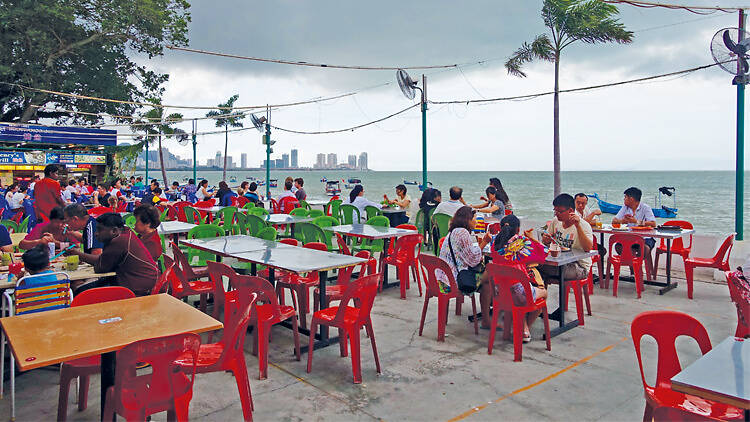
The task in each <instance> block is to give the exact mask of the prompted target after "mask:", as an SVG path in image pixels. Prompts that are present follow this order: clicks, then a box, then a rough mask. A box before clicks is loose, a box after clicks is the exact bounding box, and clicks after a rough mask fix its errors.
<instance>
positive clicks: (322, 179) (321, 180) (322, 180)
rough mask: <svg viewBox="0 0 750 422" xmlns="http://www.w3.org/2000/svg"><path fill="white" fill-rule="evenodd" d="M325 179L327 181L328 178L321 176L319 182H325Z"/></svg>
mask: <svg viewBox="0 0 750 422" xmlns="http://www.w3.org/2000/svg"><path fill="white" fill-rule="evenodd" d="M327 181H328V178H325V177H323V178H321V179H320V182H321V183H325V182H327Z"/></svg>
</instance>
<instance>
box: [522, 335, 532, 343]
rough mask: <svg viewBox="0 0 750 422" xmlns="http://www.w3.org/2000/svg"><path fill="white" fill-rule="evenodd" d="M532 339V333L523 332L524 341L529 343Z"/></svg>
mask: <svg viewBox="0 0 750 422" xmlns="http://www.w3.org/2000/svg"><path fill="white" fill-rule="evenodd" d="M530 341H531V333H523V342H524V343H528V342H530Z"/></svg>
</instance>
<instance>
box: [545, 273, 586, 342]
mask: <svg viewBox="0 0 750 422" xmlns="http://www.w3.org/2000/svg"><path fill="white" fill-rule="evenodd" d="M564 270H565V266H564V265H560V266H558V271H559V276H560V284H559V287H560V289H559V302H560V303H559V306H558V308H557V311H555V312H553V314H557V317H556V318H555V317H553V316H552V315H550V319H557V320H558V321H559V322H560V325H559V326H558V327H557V328H554V329H552V330H550V336H551V337H555V336H558V335H560V334H562V333H564V332H566V331H568V330H570V329H571V328H575V327H577V326H578V324H579V321H578V319H577V318H576V319H575V320H573V321H570V322H568V323H566V322H565V311H564V310H563V309H564V306H563V305H564V302H563V299H564V298H565V291H566V286H565V277H564V273H565V271H564Z"/></svg>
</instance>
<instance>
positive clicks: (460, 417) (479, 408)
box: [448, 337, 628, 422]
mask: <svg viewBox="0 0 750 422" xmlns="http://www.w3.org/2000/svg"><path fill="white" fill-rule="evenodd" d="M627 339H628V337H623V338H621V339H620V340H619V341H617V342H615V343H612V344H610V345H609V346H607V347H605V348H603V349H602V350H599V351H598V352H596V353H594V354H592V355H589V356H586V357H585V358H583V359H581V360H579V361H577V362H574V363H572V364H570V365H568V366H566V367H565V368H563V369H561V370H559V371H557V372H554V373H552V374H550V375H548V376H546V377H544V378H542V379H540V380H539V381H537V382H535V383H532V384H529V385H527V386H525V387H521V388H519V389H518V390H515V391H512V392H510V393H508V394H506V395H504V396H501V397H499V398H498V399H497V400H495V401H492V402H489V403H485V404H482V405H479V406H476V407H473V408H471V409H469V410H467V411H466V412H464V413H462V414H460V415H458V416H456V417H454V418H451V419H448V422H456V421H460V420H463V419H466V418H467V417H469V416H471V415H473V414H475V413H478V412H480V411H482V410H484V409H485V408H486V407H487V406H489V405H491V404H497V403H499V402H501V401H503V400H505V399H507V398H508V397H512V396H515V395H516V394H519V393H523V392H524V391H528V390H531V389H532V388H534V387H537V386H539V385H542V384H544V383H545V382H547V381H549V380H551V379H553V378H557V377H558V376H560V375H562V374H564V373H565V372H568V371H570V370H571V369H573V368H575V367H577V366H579V365H581V364H582V363H584V362H587V361H589V360H591V359H593V358H594V357H596V356H599V355H601V354H602V353H605V352H608V351H610V350H612V349H613V348H614V347H615V346H617V345H618V344H620V343H622V342H623V341H625V340H627Z"/></svg>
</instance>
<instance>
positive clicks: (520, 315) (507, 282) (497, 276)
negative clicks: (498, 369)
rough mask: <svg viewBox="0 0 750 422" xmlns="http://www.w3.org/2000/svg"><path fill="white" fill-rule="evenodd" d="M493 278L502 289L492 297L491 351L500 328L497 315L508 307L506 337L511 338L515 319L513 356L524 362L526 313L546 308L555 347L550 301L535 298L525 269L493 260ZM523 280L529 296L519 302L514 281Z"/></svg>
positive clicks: (549, 346) (544, 312) (546, 325)
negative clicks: (548, 305)
mask: <svg viewBox="0 0 750 422" xmlns="http://www.w3.org/2000/svg"><path fill="white" fill-rule="evenodd" d="M487 271H489V275H490V279H491V280H492V282H493V283H494V284H495V287H497V289H498V290H499V294H495V295H493V298H492V309H493V310H494V312H493V313H492V325H491V326H490V338H489V344H488V345H487V354H489V355H491V354H492V346H493V345H494V343H495V330H496V329H497V319H498V317H499V315H500V310H503V311H505V316H504V318H505V321H504V323H505V324H504V328H503V340H510V331H511V328H510V327H511V321H512V323H513V360H514V361H516V362H520V361H521V360H522V353H523V350H522V348H523V320H524V319H525V318H526V314H527V313H529V312H534V311H537V310H539V309H541V310H542V319H543V321H544V334H545V338H546V340H547V350H552V344H551V343H550V332H549V315H548V313H547V301H546V300H545V299H543V298H537V299H534V298H533V296H532V294H531V289H532V287H531V283H530V282H529V276H528V274H527V273H526V271H525V270H522V269H520V268H518V267H517V266H510V265H500V264H496V263H490V264H489V265H487ZM517 283H521V286H522V287H523V290H524V295H525V297H526V303H525V304H523V305H521V306H519V305H516V303H515V301H514V300H513V292H512V288H513V285H515V284H517Z"/></svg>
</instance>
